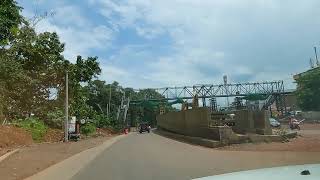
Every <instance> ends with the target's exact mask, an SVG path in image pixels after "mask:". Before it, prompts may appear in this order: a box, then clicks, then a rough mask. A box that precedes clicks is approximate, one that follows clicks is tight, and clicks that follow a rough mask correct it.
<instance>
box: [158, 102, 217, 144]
mask: <svg viewBox="0 0 320 180" xmlns="http://www.w3.org/2000/svg"><path fill="white" fill-rule="evenodd" d="M209 119H210V110H209V109H208V108H195V109H190V110H186V111H180V112H169V113H166V114H162V115H158V116H157V123H158V127H160V128H162V129H165V130H168V131H171V132H175V133H179V134H183V135H187V136H195V137H204V138H208V139H214V140H219V139H220V138H219V132H218V131H217V130H215V129H209V128H208V121H209Z"/></svg>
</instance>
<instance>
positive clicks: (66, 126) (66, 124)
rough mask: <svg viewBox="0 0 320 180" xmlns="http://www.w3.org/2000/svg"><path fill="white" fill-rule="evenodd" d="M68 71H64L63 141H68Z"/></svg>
mask: <svg viewBox="0 0 320 180" xmlns="http://www.w3.org/2000/svg"><path fill="white" fill-rule="evenodd" d="M68 81H69V80H68V71H66V99H65V100H66V102H65V115H66V117H65V121H64V142H68V135H69V127H68V126H69V122H68V116H69V110H68V109H69V103H68V99H69V97H68V94H69V91H68V86H69V85H68V84H69V83H68Z"/></svg>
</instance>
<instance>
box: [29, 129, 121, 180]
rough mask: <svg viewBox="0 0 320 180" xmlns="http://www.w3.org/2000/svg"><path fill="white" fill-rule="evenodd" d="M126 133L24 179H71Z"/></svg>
mask: <svg viewBox="0 0 320 180" xmlns="http://www.w3.org/2000/svg"><path fill="white" fill-rule="evenodd" d="M125 136H126V135H120V136H116V137H113V138H111V139H109V140H107V141H105V142H104V143H102V144H101V145H99V146H96V147H94V148H90V149H87V150H84V151H82V152H80V153H78V154H75V155H73V156H71V157H69V158H67V159H65V160H63V161H61V162H59V163H57V164H54V165H52V166H50V167H48V168H46V169H44V170H43V171H40V172H38V173H37V174H34V175H32V176H30V177H27V178H25V180H43V179H46V180H57V179H59V180H64V179H65V180H67V179H71V178H72V177H73V176H74V175H75V174H77V173H78V172H79V171H80V170H81V169H82V168H83V167H85V166H86V165H88V164H89V163H90V162H91V161H92V160H94V159H95V158H96V157H97V156H98V155H99V154H100V153H101V152H103V151H104V150H105V149H107V148H109V147H110V146H111V145H112V144H114V143H115V142H117V141H118V140H120V139H122V138H124V137H125Z"/></svg>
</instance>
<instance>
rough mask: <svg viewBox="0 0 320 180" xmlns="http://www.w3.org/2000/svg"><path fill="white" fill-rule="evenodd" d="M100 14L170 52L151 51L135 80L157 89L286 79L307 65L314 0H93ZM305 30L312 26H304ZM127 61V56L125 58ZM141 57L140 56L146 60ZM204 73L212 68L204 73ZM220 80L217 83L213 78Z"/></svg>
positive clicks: (318, 14)
mask: <svg viewBox="0 0 320 180" xmlns="http://www.w3.org/2000/svg"><path fill="white" fill-rule="evenodd" d="M91 3H92V4H94V5H99V7H100V12H101V14H103V15H104V16H105V17H106V18H107V19H108V20H110V21H113V22H118V23H117V25H118V26H119V27H122V28H129V29H134V30H136V32H137V34H138V35H140V36H141V37H144V38H149V39H152V38H156V37H161V36H163V35H165V36H167V37H169V38H170V39H171V41H172V43H171V44H168V46H170V48H171V50H172V53H171V54H164V55H161V54H155V55H154V56H152V55H150V57H152V61H149V62H145V64H144V65H145V67H146V69H147V70H146V71H147V72H146V73H143V75H141V76H142V77H145V78H147V79H149V80H150V81H155V82H159V83H161V84H191V83H194V84H195V83H199V82H204V81H207V82H213V81H214V80H220V79H221V77H222V75H223V74H227V75H228V76H229V77H231V78H230V79H233V80H234V81H256V80H259V79H261V80H268V79H270V80H274V79H287V78H288V77H290V75H289V74H290V72H292V71H299V69H300V70H303V69H304V68H305V67H306V66H307V61H304V58H305V59H306V60H307V59H308V57H307V56H308V55H309V53H312V52H310V51H308V50H307V48H310V49H311V48H312V45H313V43H315V41H316V37H317V33H318V32H317V29H319V28H320V23H319V22H317V21H314V19H316V18H317V17H320V11H317V7H320V2H319V1H316V0H310V1H307V2H306V1H303V2H302V1H288V0H286V1H277V0H269V1H265V0H257V1H250V0H226V1H220V0H202V1H197V0H184V1H182V0H126V1H117V0H108V1H104V0H95V1H92V2H91ZM310 27H313V28H310ZM128 57H130V55H128ZM150 57H148V58H150ZM210 68H211V69H212V71H211V72H210ZM219 82H221V81H219Z"/></svg>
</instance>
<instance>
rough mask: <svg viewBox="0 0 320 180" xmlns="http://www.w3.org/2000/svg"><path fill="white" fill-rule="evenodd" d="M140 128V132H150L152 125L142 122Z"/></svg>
mask: <svg viewBox="0 0 320 180" xmlns="http://www.w3.org/2000/svg"><path fill="white" fill-rule="evenodd" d="M139 128H140V129H139V132H140V133H143V132H146V131H147V132H148V133H150V130H151V126H150V125H149V124H148V123H140V125H139Z"/></svg>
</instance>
